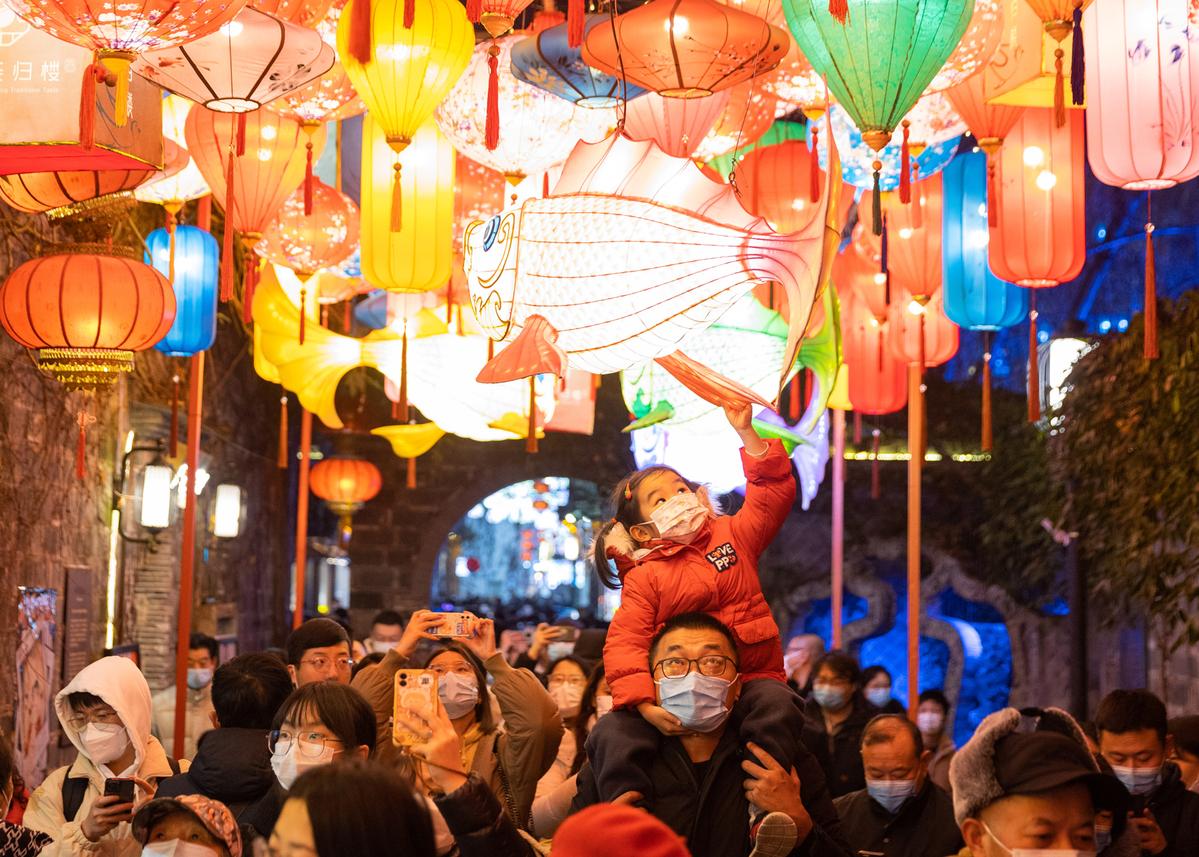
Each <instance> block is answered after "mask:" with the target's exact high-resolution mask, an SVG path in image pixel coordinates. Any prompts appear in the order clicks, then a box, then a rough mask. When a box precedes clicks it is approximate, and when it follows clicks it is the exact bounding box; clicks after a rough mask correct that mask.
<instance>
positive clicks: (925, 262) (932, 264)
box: [862, 174, 942, 299]
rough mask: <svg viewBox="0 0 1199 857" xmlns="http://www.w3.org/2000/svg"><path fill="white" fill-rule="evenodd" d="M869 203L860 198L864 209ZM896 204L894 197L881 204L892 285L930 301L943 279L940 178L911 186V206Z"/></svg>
mask: <svg viewBox="0 0 1199 857" xmlns="http://www.w3.org/2000/svg"><path fill="white" fill-rule="evenodd" d="M867 193H870V192H869V191H867ZM872 203H873V200H872V199H871V198H869V197H867V196H866V194H862V206H863V208H865V207H867V206H869V205H871V204H872ZM897 203H898V200H897V199H896V198H895V197H890V198H889V199H888V200H886V201H884V203H883V211H884V212H885V213H886V215H887V238H888V239H889V240H888V248H889V255H888V268H889V270H890V271H891V283H892V285H893V286H894V285H896V284H898V285H899V287H900V288H901V289H905V290H907V291H908V292H909V293H911V294H912V295H914V296H916V298H917V299H926V298H929V297H932V296H933V295H935V294H936V293H937V292H939V291H940V290H941V279H942V277H941V264H942V262H941V176H940V174H937V175H935V176H933V177H932V178H928V179H924V180H923V181H918V182H913V183H912V202H911V205H899V204H897Z"/></svg>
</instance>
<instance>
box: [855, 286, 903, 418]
mask: <svg viewBox="0 0 1199 857" xmlns="http://www.w3.org/2000/svg"><path fill="white" fill-rule="evenodd" d="M886 324H887V322H886V319H885V318H884V319H883V320H882V321H880V320H879V319H878V318H877V317H876V316H875V315H874V313H873V312H871V310H870V308H869V307H868V306H866V304H865V303H864V302H863V301H862V299H861V298H859V297H857V296H856V295H854V294H852V293H848V294H847V293H846V292H844V291H842V292H841V334H842V348H843V349H844V353H845V365H846V366H848V367H849V400H850V402H851V403H852V404H853V409H854V411H856V412H857V413H861V414H866V415H870V416H873V415H878V414H892V413H895V412H896V411H898V410H900V409H902V408H903V407H904V406H905V405H907V403H908V385H907V372H906V367H905V365H904V362H903V361H902V360H900V359H899V358H897V357H896V356H895V354H894V353H893V352H892V350H891V348H890V347H889V346H888V344H887V341H886V340H887V327H886Z"/></svg>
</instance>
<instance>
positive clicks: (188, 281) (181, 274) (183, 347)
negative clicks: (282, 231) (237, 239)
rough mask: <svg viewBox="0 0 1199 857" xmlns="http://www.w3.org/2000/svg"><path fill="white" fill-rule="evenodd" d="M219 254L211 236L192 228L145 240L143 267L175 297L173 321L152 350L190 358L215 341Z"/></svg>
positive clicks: (153, 234)
mask: <svg viewBox="0 0 1199 857" xmlns="http://www.w3.org/2000/svg"><path fill="white" fill-rule="evenodd" d="M172 232H173V233H174V234H173V235H172V234H171V233H172ZM220 254H221V249H220V247H218V246H217V241H216V239H215V238H213V237H212V233H210V232H209V231H208V230H207V229H198V228H196V227H195V226H176V227H174V228H173V229H171V230H169V231H168V230H166V229H155V230H154V231H153V232H151V233H150V234H149V235H147V236H146V256H145V261H146V264H148V265H153V266H154V268H155V269H156V270H157V271H158V273H160V274H162V275H163V276H165V277H166V278H167V279H168V280H169V281H170V282H171V287H172V290H173V291H174V293H175V321H174V322H173V323H172V324H171V329H170V330H169V331H167V334H166V336H164V337H163V338H162V340H161V341H159V343H158V344H157V345H155V346H154V347H155V348H157V349H158V350H159V351H162V352H163V353H165V354H167V355H168V356H170V357H190V356H192V355H193V354H198V353H199V352H201V351H204V350H206V349H208V348H211V347H212V343H213V342H215V341H216V312H217V297H218V295H217V291H218V289H219V287H220V276H219V273H220V272H219V265H220Z"/></svg>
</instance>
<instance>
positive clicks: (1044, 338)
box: [1037, 330, 1049, 342]
mask: <svg viewBox="0 0 1199 857" xmlns="http://www.w3.org/2000/svg"><path fill="white" fill-rule="evenodd" d="M1048 341H1049V331H1047V330H1042V331H1039V332H1038V333H1037V342H1048Z"/></svg>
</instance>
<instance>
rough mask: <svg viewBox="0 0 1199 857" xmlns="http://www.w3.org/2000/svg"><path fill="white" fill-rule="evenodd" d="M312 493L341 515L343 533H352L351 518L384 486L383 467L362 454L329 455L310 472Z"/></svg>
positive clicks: (345, 535) (345, 539)
mask: <svg viewBox="0 0 1199 857" xmlns="http://www.w3.org/2000/svg"><path fill="white" fill-rule="evenodd" d="M308 486H309V488H310V489H311V491H312V493H313V494H315V495H316V496H317V497H319V498H321V499H322V500H324V501H325V505H326V506H328V507H329V510H330V511H331V512H333V514H335V515H337V516H338V518H339V519H340V529H341V537H342V539H343V540H344V541H348V540H349V537H350V531H351V530H350V518H351V516H353V514H354V513H355V512H357V511H358V510H359V509H361V508H362V506H363V504H365V503H366V502H367V501H368V500H373V499H374V498H375V496H376V495H378V493H379V491H380V489H382V488H383V475H382V474H381V473H379V468H377V467H375V465H373V464H371V463H370V462H369V461H366V460H364V459H361V458H343V457H340V456H338V457H335V458H326V459H323V460H321V461H319V462H317V463H316V464H314V465H313V466H312V470H311V472H309V474H308Z"/></svg>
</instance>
